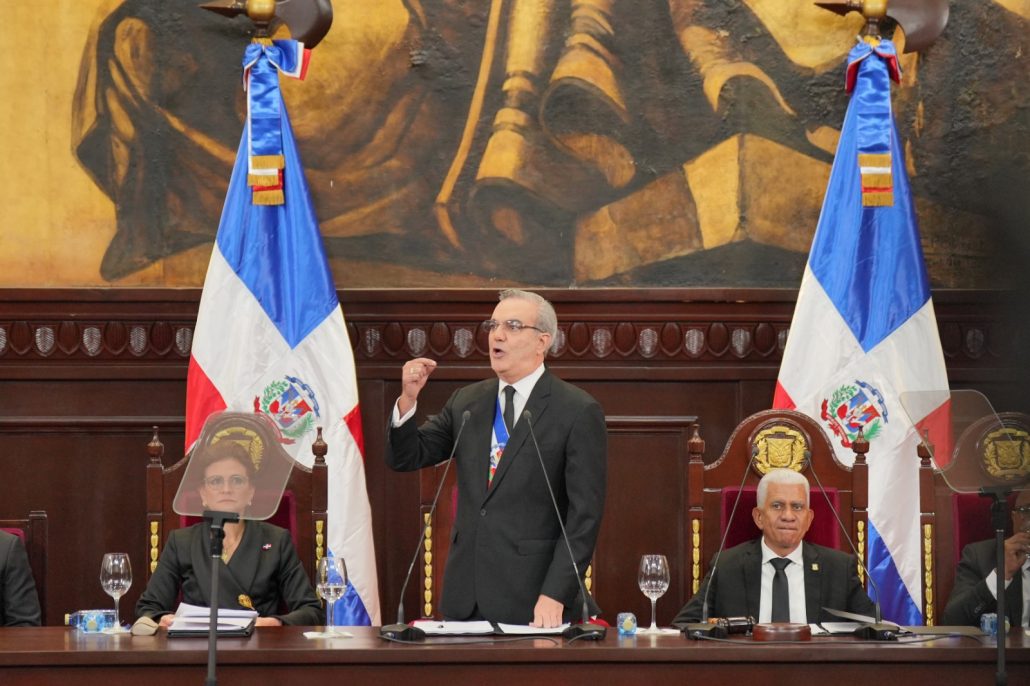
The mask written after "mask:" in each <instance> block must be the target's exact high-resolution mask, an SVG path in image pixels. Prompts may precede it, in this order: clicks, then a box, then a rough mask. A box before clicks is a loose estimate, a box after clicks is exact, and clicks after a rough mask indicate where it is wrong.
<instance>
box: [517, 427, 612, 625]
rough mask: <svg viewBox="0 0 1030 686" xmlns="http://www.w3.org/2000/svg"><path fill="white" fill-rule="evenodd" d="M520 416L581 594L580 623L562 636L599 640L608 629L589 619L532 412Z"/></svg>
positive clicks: (577, 569) (582, 586) (577, 568)
mask: <svg viewBox="0 0 1030 686" xmlns="http://www.w3.org/2000/svg"><path fill="white" fill-rule="evenodd" d="M522 417H523V418H524V419H525V420H526V424H527V425H528V426H529V436H530V438H532V439H533V447H534V448H535V449H536V458H537V460H538V461H539V462H540V471H541V472H543V475H544V483H545V484H547V492H548V493H549V494H550V496H551V504H552V505H554V514H555V515H556V516H557V517H558V527H559V528H560V529H561V537H562V540H563V541H565V549H566V550H568V551H569V560H570V561H571V562H572V571H573V573H574V574H575V575H576V583H578V584H579V592H580V593H581V594H582V595H583V612H582V617H581V619H582V623H580V624H570V625H569V627H568V628H567V629H565V631H563V632H562V636H563V637H564V638H565V639H566V640H568V641H577V640H579V639H586V640H588V641H600V640H601V639H603V638H604V637H605V636H606V635H607V633H608V630H607V629H606V628H604V627H603V626H601V625H600V624H595V623H593V622H591V621H590V608H589V607H588V606H587V588H586V586H584V585H583V579H582V577H580V575H579V565H577V564H576V556H575V555H573V554H572V544H571V543H569V535H568V534H567V533H566V532H565V522H564V521H562V517H561V510H559V509H558V501H557V499H555V497H554V489H553V488H551V479H550V477H548V476H547V468H546V467H545V466H544V456H543V455H542V454H541V453H540V444H539V443H537V442H536V432H535V431H533V413H532V412H530V411H529V410H525V411H524V412H523V413H522Z"/></svg>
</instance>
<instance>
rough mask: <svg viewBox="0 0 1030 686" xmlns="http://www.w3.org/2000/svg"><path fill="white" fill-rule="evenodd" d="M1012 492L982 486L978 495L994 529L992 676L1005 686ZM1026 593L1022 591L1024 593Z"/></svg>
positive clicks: (1006, 489) (1002, 488) (995, 487)
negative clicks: (1007, 546) (995, 649)
mask: <svg viewBox="0 0 1030 686" xmlns="http://www.w3.org/2000/svg"><path fill="white" fill-rule="evenodd" d="M1011 492H1012V491H1011V490H1010V489H1008V488H1006V487H1004V486H983V487H981V488H980V495H981V496H983V497H984V498H991V499H993V502H992V503H991V526H993V527H994V547H995V567H994V581H995V585H994V596H995V598H997V599H998V607H997V615H998V633H997V636H996V639H997V640H996V641H995V643H996V644H997V646H998V668H997V672H995V675H994V683H995V684H997V685H998V686H1005V684H1006V683H1008V670H1007V669H1006V667H1005V643H1006V641H1007V639H1008V630H1007V623H1008V622H1007V620H1008V614H1007V609H1006V607H1005V523H1006V522H1007V521H1008V519H1009V513H1008V507H1009V502H1008V495H1009V493H1011ZM1025 592H1026V591H1025V590H1024V593H1025Z"/></svg>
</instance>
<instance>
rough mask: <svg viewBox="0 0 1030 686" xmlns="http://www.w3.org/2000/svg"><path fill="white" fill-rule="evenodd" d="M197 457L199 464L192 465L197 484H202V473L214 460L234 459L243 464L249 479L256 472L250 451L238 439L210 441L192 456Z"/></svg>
mask: <svg viewBox="0 0 1030 686" xmlns="http://www.w3.org/2000/svg"><path fill="white" fill-rule="evenodd" d="M192 459H199V460H200V464H198V465H197V466H196V467H194V470H195V471H193V474H194V475H195V478H196V479H197V486H198V487H199V486H200V485H201V484H203V481H204V474H205V473H206V472H207V468H208V467H210V466H211V465H213V464H215V463H216V462H222V461H223V460H236V461H237V462H239V463H240V465H242V466H243V468H244V469H245V470H246V472H247V477H248V478H250V479H253V478H254V475H255V474H256V473H257V467H256V466H255V464H254V458H253V456H252V455H251V453H250V450H249V449H248V448H247V446H245V445H243V443H240V442H239V441H234V440H232V439H227V438H223V439H222V440H220V441H217V442H216V443H211V444H209V445H208V446H206V447H205V448H204V449H203V450H200V451H199V452H198V453H195V455H194V458H192Z"/></svg>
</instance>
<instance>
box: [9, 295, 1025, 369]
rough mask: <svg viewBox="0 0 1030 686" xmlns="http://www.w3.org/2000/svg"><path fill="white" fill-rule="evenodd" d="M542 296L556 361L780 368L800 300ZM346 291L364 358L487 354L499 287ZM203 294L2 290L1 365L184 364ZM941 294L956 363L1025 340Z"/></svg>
mask: <svg viewBox="0 0 1030 686" xmlns="http://www.w3.org/2000/svg"><path fill="white" fill-rule="evenodd" d="M541 292H542V293H544V294H545V295H547V296H549V297H550V298H552V299H553V300H554V302H555V304H556V306H557V308H558V310H559V319H560V323H559V332H558V335H557V336H556V339H555V341H554V345H553V346H552V349H551V354H550V357H551V360H552V363H555V364H561V365H576V364H580V363H590V364H617V365H623V364H625V363H627V362H629V363H633V362H639V363H652V364H655V363H657V364H661V363H666V364H668V363H671V364H673V365H681V366H694V367H702V366H705V365H706V364H710V363H716V362H718V363H720V364H726V363H731V364H732V363H735V362H741V363H748V362H756V363H763V364H765V365H776V366H778V364H779V361H780V359H781V357H782V354H783V348H784V345H785V344H786V340H787V334H788V333H789V329H790V318H791V316H792V313H793V305H794V299H795V297H796V293H795V292H794V291H785V290H772V289H770V290H767V291H747V290H741V291H740V292H734V291H732V290H728V289H718V290H712V289H686V290H679V289H672V290H658V291H632V290H623V289H619V290H590V291H555V292H549V291H541ZM340 295H341V301H342V302H343V305H344V309H345V311H346V315H347V322H348V331H349V333H350V337H351V343H352V345H353V349H354V354H355V358H356V360H357V361H358V363H359V365H360V363H361V362H363V361H367V362H371V363H377V362H378V363H390V362H394V363H395V362H398V361H402V360H405V359H408V358H410V357H418V356H427V355H428V356H433V357H436V358H439V359H445V360H450V361H453V362H456V363H459V364H460V363H477V364H482V363H483V362H484V361H485V360H486V359H487V351H486V347H487V335H486V331H485V329H483V328H482V319H483V318H484V317H485V316H486V315H487V314H488V313H489V311H490V309H491V307H492V303H493V302H494V300H495V299H496V294H495V293H494V291H444V292H443V293H441V294H439V296H438V300H437V301H436V302H427V300H426V297H425V292H423V291H405V290H400V291H389V292H384V291H348V292H343V293H341V294H340ZM631 296H636V297H631ZM745 297H749V298H750V299H743V298H745ZM199 300H200V291H199V290H186V291H178V290H176V291H172V290H167V291H166V290H160V289H126V290H123V291H114V290H111V291H97V290H72V289H67V290H66V289H62V290H60V291H40V290H29V289H0V302H2V304H0V370H2V368H3V366H4V365H5V364H6V363H11V362H15V361H19V362H20V361H25V360H32V361H34V362H39V363H46V362H47V361H52V362H54V363H62V364H63V363H67V362H68V361H77V362H82V363H88V362H90V361H94V362H109V361H113V360H117V361H124V362H126V363H134V362H137V361H161V362H167V363H170V364H173V365H181V364H183V363H185V361H186V360H188V358H189V354H190V346H191V344H192V341H193V330H194V326H195V323H196V312H197V306H198V304H199ZM936 300H937V302H938V304H937V318H938V328H939V330H940V334H941V341H942V345H943V348H944V352H945V357H946V359H947V361H948V363H949V366H968V365H974V366H977V367H984V366H992V365H995V364H1001V365H1003V366H1004V365H1005V364H1006V363H1007V362H1008V360H1007V359H1006V358H1008V357H1010V356H1011V355H1012V354H1013V353H1014V350H1015V349H1017V346H1018V345H1019V344H1020V341H1021V340H1022V341H1025V340H1026V336H1025V332H1024V335H1023V336H1019V335H1017V330H1018V329H1017V327H1016V326H1015V325H1014V324H1015V323H1014V322H1012V321H1010V320H1008V319H1000V318H999V312H1000V311H1003V310H1000V309H999V303H1001V302H1002V300H1003V298H1001V297H1000V294H998V293H995V292H988V291H949V292H946V293H944V294H942V295H938V296H936ZM58 303H59V310H60V311H57V310H55V308H54V305H56V304H58ZM104 314H106V315H107V316H103V315H104ZM19 315H20V316H19ZM0 374H2V371H0Z"/></svg>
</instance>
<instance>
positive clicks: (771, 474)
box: [758, 469, 809, 507]
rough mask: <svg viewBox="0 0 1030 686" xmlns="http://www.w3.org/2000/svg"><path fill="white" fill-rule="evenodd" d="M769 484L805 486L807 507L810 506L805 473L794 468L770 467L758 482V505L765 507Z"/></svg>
mask: <svg viewBox="0 0 1030 686" xmlns="http://www.w3.org/2000/svg"><path fill="white" fill-rule="evenodd" d="M769 484H783V485H786V486H804V487H805V507H808V498H809V486H808V479H807V478H805V475H804V474H801V473H800V472H795V471H794V470H793V469H770V470H769V471H768V472H767V473H766V475H765V476H763V477H762V480H761V481H759V482H758V507H765V496H766V494H767V493H768V492H769Z"/></svg>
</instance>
